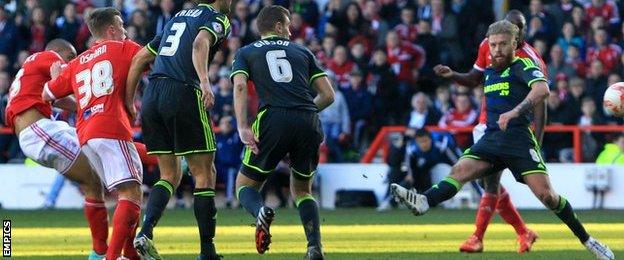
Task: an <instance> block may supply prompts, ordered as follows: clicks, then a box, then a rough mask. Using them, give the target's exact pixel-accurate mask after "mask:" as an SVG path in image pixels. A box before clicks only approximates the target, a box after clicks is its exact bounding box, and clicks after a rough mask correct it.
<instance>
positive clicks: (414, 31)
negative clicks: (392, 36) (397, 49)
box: [394, 8, 418, 42]
mask: <svg viewBox="0 0 624 260" xmlns="http://www.w3.org/2000/svg"><path fill="white" fill-rule="evenodd" d="M414 18H415V17H414V10H412V9H410V8H406V9H403V10H401V22H400V23H399V24H397V25H396V26H395V27H394V31H395V32H397V35H399V39H400V40H401V41H409V42H414V41H416V37H418V26H417V25H416V23H415V22H414Z"/></svg>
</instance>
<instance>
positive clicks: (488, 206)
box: [474, 193, 498, 240]
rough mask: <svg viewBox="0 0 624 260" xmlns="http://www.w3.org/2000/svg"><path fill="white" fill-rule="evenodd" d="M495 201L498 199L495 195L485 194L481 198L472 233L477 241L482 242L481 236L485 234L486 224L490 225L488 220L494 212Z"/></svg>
mask: <svg viewBox="0 0 624 260" xmlns="http://www.w3.org/2000/svg"><path fill="white" fill-rule="evenodd" d="M497 200H498V197H497V196H496V194H491V193H485V194H484V195H483V197H482V198H481V202H480V203H479V211H477V218H476V220H475V225H476V226H477V229H476V230H475V232H474V235H475V236H477V237H478V238H479V240H483V234H485V230H486V229H487V226H488V224H490V220H491V219H492V216H493V215H494V212H495V211H496V202H497Z"/></svg>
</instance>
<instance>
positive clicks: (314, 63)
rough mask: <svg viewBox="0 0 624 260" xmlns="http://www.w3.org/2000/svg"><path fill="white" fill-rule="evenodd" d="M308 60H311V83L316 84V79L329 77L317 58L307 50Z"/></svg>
mask: <svg viewBox="0 0 624 260" xmlns="http://www.w3.org/2000/svg"><path fill="white" fill-rule="evenodd" d="M307 53H308V58H309V59H310V64H309V70H310V71H309V73H310V83H312V82H314V80H315V79H317V78H319V77H323V76H327V73H325V71H324V70H323V69H322V68H321V65H320V63H319V61H318V60H317V59H316V56H314V54H312V52H310V50H307Z"/></svg>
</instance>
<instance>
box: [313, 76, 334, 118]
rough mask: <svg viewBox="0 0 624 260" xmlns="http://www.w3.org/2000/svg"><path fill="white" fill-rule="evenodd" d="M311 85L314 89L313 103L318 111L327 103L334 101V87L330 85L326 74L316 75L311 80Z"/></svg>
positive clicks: (325, 106)
mask: <svg viewBox="0 0 624 260" xmlns="http://www.w3.org/2000/svg"><path fill="white" fill-rule="evenodd" d="M312 86H313V87H314V90H316V93H318V95H316V97H315V98H314V104H316V107H317V108H318V110H319V111H322V110H323V109H325V108H327V107H328V106H329V105H331V104H332V103H334V96H335V93H334V88H332V86H331V82H329V79H328V78H327V76H322V77H318V78H316V79H315V80H314V82H312Z"/></svg>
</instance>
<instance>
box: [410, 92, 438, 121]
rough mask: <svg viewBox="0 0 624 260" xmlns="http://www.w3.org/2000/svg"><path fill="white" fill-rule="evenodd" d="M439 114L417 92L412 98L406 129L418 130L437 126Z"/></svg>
mask: <svg viewBox="0 0 624 260" xmlns="http://www.w3.org/2000/svg"><path fill="white" fill-rule="evenodd" d="M439 121H440V114H439V112H438V111H437V110H435V109H434V108H432V106H431V100H429V97H428V96H427V95H426V94H425V93H423V92H418V93H416V94H414V96H412V111H410V113H409V117H408V120H407V127H409V128H414V129H420V128H423V127H424V126H426V125H437V124H438V122H439Z"/></svg>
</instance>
